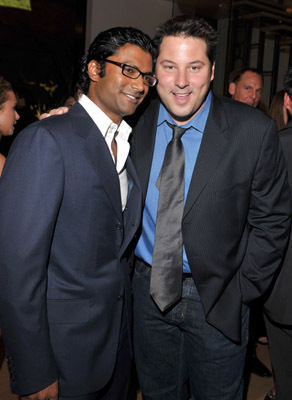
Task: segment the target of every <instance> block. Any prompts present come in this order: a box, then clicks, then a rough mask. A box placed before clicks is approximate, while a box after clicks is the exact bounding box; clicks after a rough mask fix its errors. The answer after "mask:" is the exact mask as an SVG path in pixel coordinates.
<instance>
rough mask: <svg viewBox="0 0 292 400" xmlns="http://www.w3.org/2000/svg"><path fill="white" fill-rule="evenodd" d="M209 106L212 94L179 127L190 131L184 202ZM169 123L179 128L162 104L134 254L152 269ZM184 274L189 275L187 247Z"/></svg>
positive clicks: (185, 137)
mask: <svg viewBox="0 0 292 400" xmlns="http://www.w3.org/2000/svg"><path fill="white" fill-rule="evenodd" d="M210 104H211V93H209V94H208V96H207V98H206V101H205V103H204V105H203V107H202V109H201V110H200V111H199V112H198V114H196V115H195V116H194V117H193V119H192V120H191V121H189V122H188V123H187V124H185V125H180V127H182V128H188V130H187V131H186V132H185V133H184V134H183V136H182V143H183V146H184V152H185V195H184V197H185V201H186V198H187V194H188V190H189V186H190V182H191V178H192V174H193V170H194V167H195V163H196V159H197V155H198V152H199V149H200V145H201V141H202V137H203V132H204V129H205V125H206V122H207V118H208V115H209V110H210ZM166 121H168V122H169V123H171V124H174V125H176V123H175V122H174V121H173V120H172V118H171V117H170V115H169V114H168V112H167V110H166V108H165V107H164V106H163V104H160V109H159V115H158V120H157V130H156V139H155V146H154V153H153V159H152V166H151V172H150V178H149V183H148V190H147V195H146V200H145V207H144V211H143V223H142V233H141V236H140V239H139V241H138V244H137V247H136V251H135V254H136V256H137V257H139V258H142V259H143V260H144V261H145V262H146V263H147V264H149V265H152V254H153V248H154V237H155V226H156V215H157V208H158V199H159V190H158V189H157V187H156V181H157V178H158V176H159V173H160V170H161V167H162V164H163V160H164V154H165V150H166V147H167V145H168V143H169V142H170V141H171V139H172V129H171V128H170V127H169V126H168V125H167V123H166ZM183 272H186V273H189V272H190V267H189V263H188V259H187V255H186V252H185V248H184V247H183Z"/></svg>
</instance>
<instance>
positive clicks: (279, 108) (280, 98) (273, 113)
mask: <svg viewBox="0 0 292 400" xmlns="http://www.w3.org/2000/svg"><path fill="white" fill-rule="evenodd" d="M284 94H285V92H284V90H280V91H279V92H277V93H276V94H275V96H274V97H273V100H272V103H271V106H270V111H269V114H270V117H272V118H274V120H275V121H276V122H277V127H278V131H280V130H281V129H283V128H285V126H286V124H287V122H288V113H287V109H286V107H285V106H284Z"/></svg>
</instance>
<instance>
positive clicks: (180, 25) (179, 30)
mask: <svg viewBox="0 0 292 400" xmlns="http://www.w3.org/2000/svg"><path fill="white" fill-rule="evenodd" d="M167 36H182V37H186V38H187V37H192V38H198V39H202V40H204V41H205V43H206V47H207V57H208V59H209V61H210V66H212V65H213V64H214V62H215V58H216V46H217V41H218V34H217V32H216V31H215V30H214V29H213V28H212V27H211V26H210V25H209V24H208V23H207V22H206V21H205V20H204V19H202V18H195V17H190V16H185V15H181V16H178V17H174V18H171V19H169V20H168V21H166V22H165V23H164V24H162V25H159V26H158V28H157V29H156V32H155V35H154V38H153V41H154V44H155V46H156V49H157V52H158V54H159V48H160V45H161V43H162V40H163V39H164V38H165V37H167ZM158 54H157V56H158Z"/></svg>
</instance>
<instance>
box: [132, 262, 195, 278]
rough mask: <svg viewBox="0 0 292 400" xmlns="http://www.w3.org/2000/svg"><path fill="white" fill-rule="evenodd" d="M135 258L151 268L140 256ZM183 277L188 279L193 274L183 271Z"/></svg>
mask: <svg viewBox="0 0 292 400" xmlns="http://www.w3.org/2000/svg"><path fill="white" fill-rule="evenodd" d="M136 260H137V261H139V262H140V263H142V264H144V265H145V266H146V267H148V268H151V265H150V264H148V263H147V262H145V261H144V260H143V259H142V258H140V257H136ZM182 277H183V279H188V278H192V277H193V274H192V273H191V272H183V274H182Z"/></svg>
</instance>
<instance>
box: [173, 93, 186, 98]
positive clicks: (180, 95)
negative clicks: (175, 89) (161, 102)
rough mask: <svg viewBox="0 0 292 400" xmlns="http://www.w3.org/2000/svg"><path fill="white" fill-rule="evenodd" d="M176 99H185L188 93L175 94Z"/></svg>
mask: <svg viewBox="0 0 292 400" xmlns="http://www.w3.org/2000/svg"><path fill="white" fill-rule="evenodd" d="M175 95H176V96H177V97H187V96H188V95H189V93H185V94H178V93H176V94H175Z"/></svg>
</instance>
